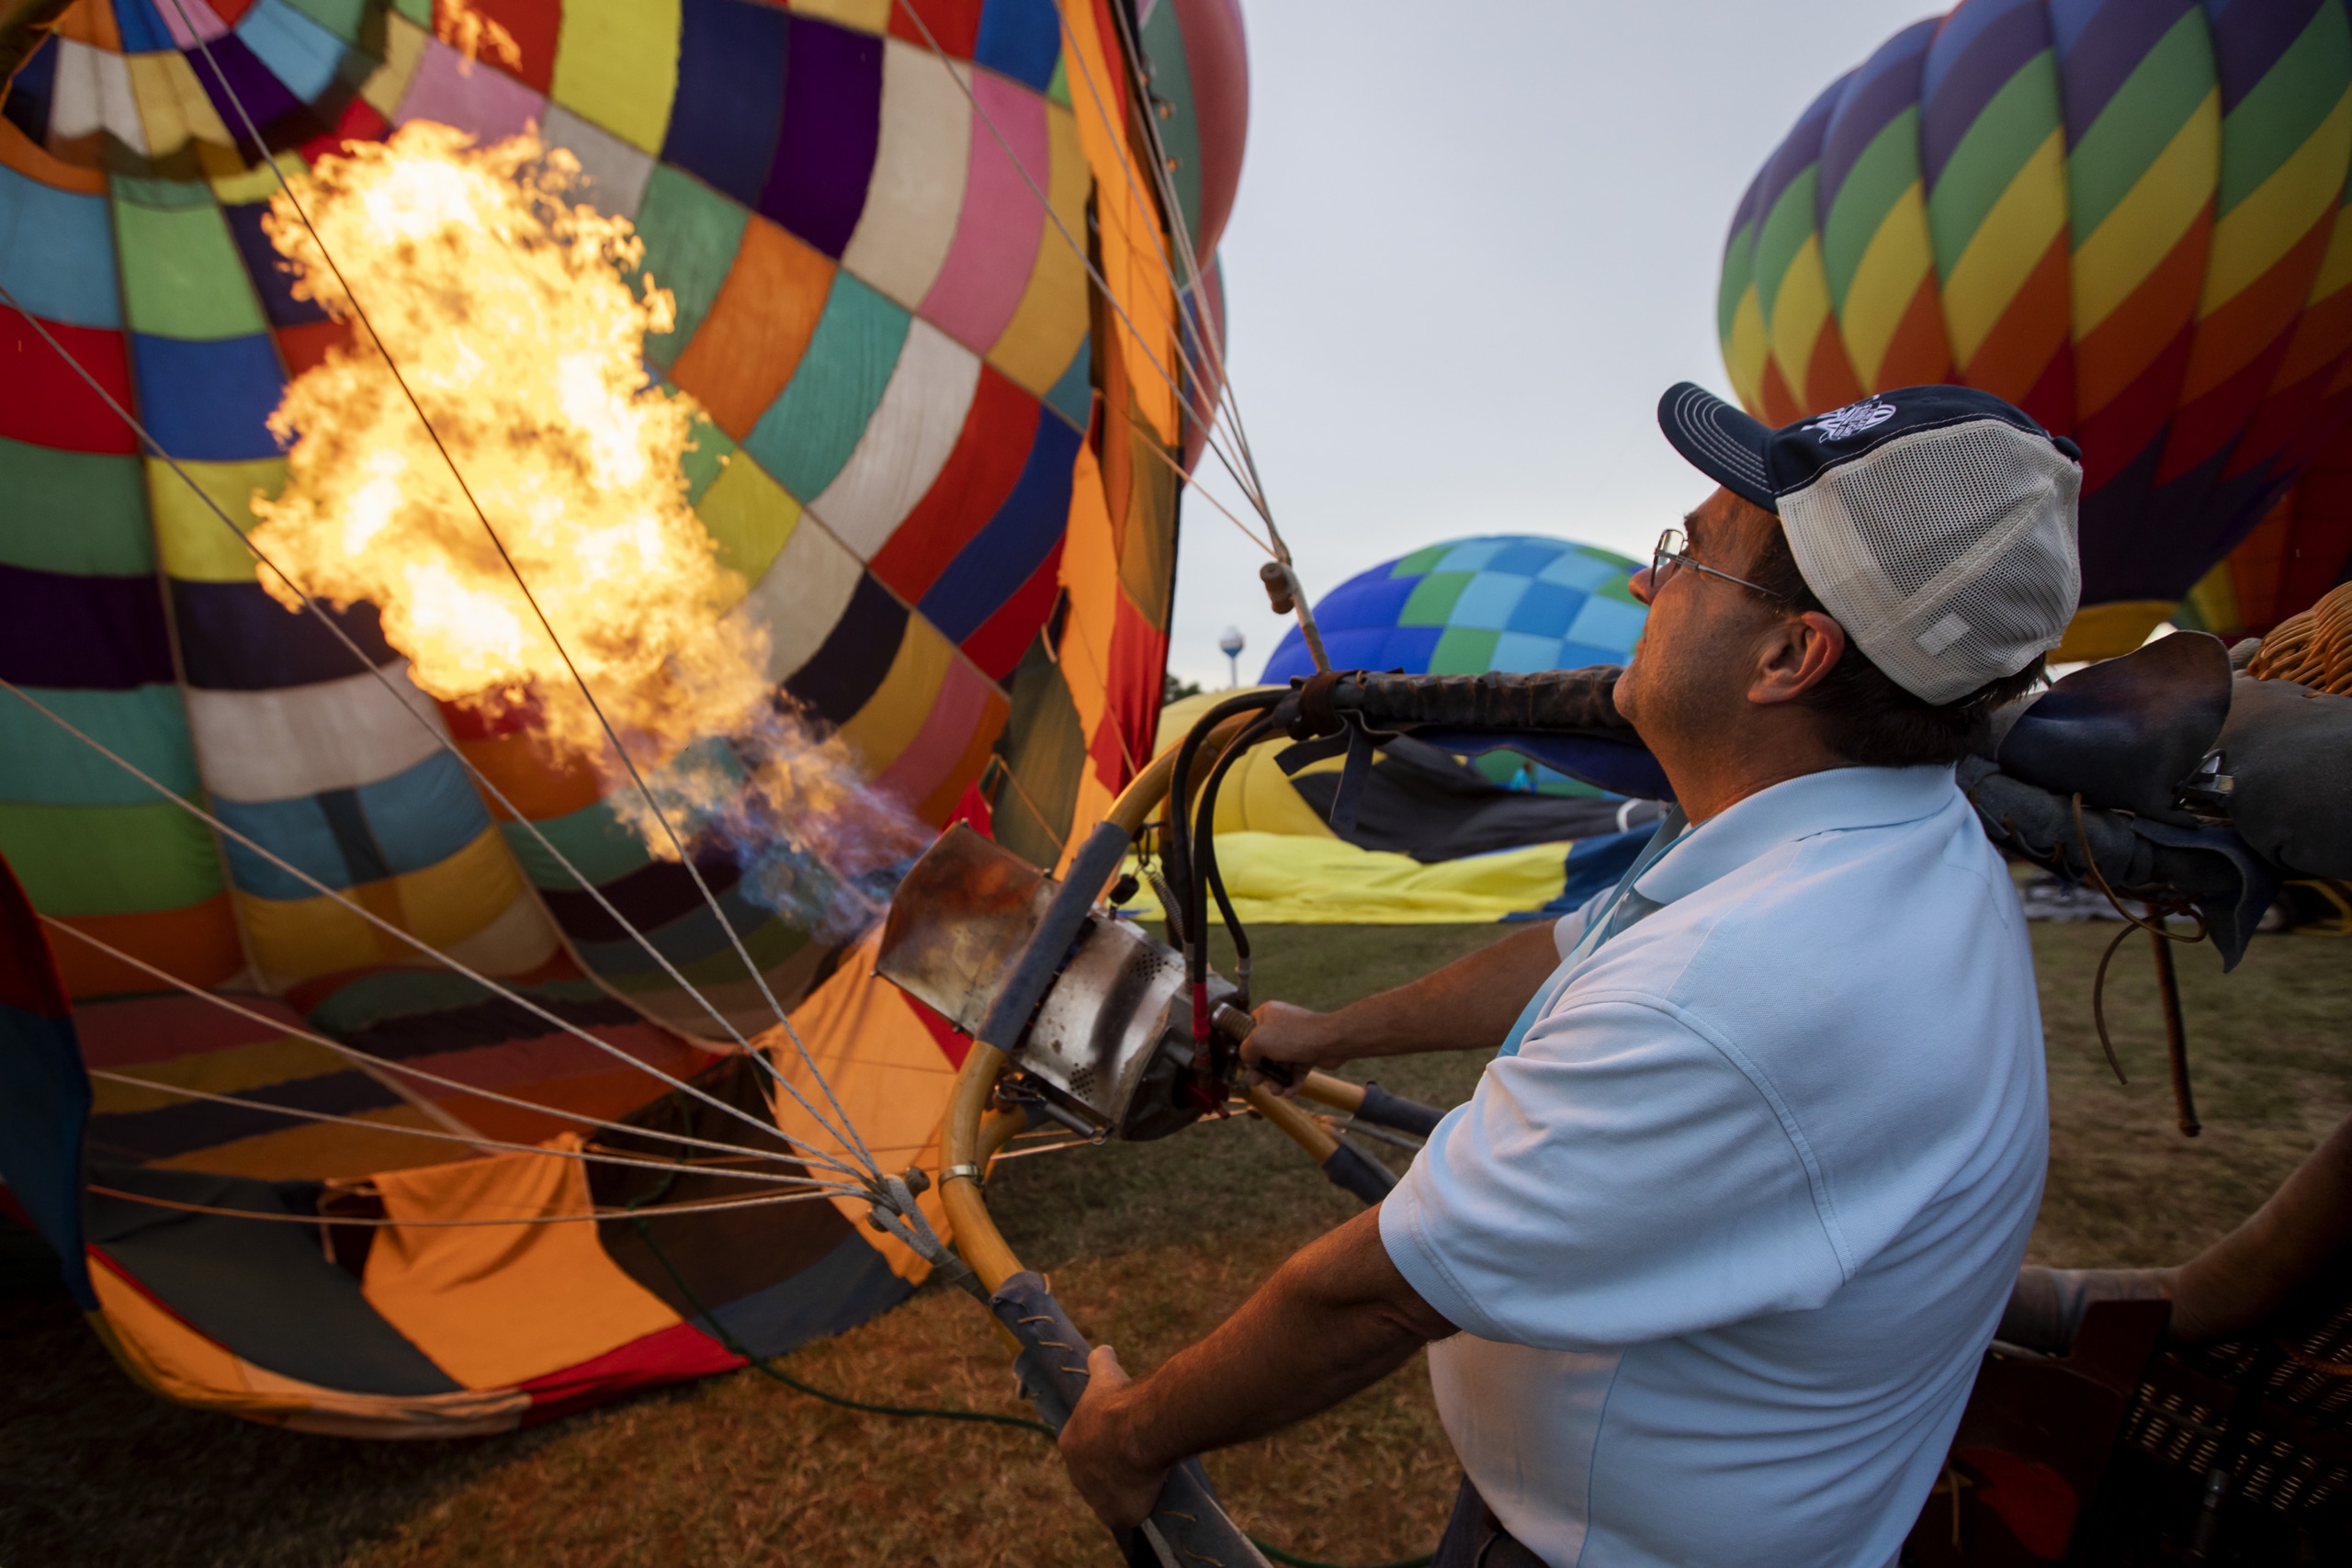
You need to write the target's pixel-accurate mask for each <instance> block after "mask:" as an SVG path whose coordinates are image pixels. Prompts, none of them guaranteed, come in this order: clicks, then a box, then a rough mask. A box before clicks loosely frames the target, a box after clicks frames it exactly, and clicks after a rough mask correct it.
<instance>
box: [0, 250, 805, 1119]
mask: <svg viewBox="0 0 2352 1568" xmlns="http://www.w3.org/2000/svg"><path fill="white" fill-rule="evenodd" d="M0 302H5V303H6V305H7V306H8V307H9V308H10V309H11V310H15V311H16V312H17V315H18V316H19V317H21V318H23V320H24V321H25V322H26V323H27V324H28V325H29V326H30V327H31V328H32V329H33V331H34V332H35V333H38V334H39V335H40V339H41V341H42V342H44V343H46V344H49V346H50V348H51V350H53V351H54V352H55V353H56V354H57V355H58V356H59V357H60V358H61V359H62V360H63V361H64V362H65V364H66V366H67V367H69V368H70V369H72V370H73V371H74V374H75V375H76V376H78V377H79V378H81V379H82V381H83V382H84V383H85V385H86V386H88V387H89V388H90V389H91V390H92V391H93V392H95V393H96V395H97V396H98V398H99V399H100V400H103V401H104V402H105V403H106V405H107V407H108V408H109V409H111V410H113V411H114V412H115V414H116V416H117V417H118V418H119V419H120V420H121V421H122V422H123V423H124V424H125V425H127V426H128V427H129V428H130V431H131V433H132V434H135V435H136V436H137V437H138V438H139V440H140V441H141V444H142V445H144V446H146V447H147V449H148V450H149V451H151V452H153V454H154V455H155V457H157V458H158V459H159V460H161V461H162V462H163V463H164V465H165V466H166V467H168V468H170V469H171V470H172V472H173V474H174V475H175V477H177V478H178V479H179V480H180V482H181V483H182V484H183V485H185V486H186V487H187V490H188V492H189V493H190V494H192V495H194V496H195V497H196V499H197V500H198V502H202V503H203V505H204V507H205V509H206V510H207V511H209V513H211V514H212V516H213V517H214V519H215V520H217V521H218V522H219V523H220V525H221V526H222V527H223V528H226V529H227V530H228V531H229V533H230V535H231V536H232V537H234V538H235V539H236V540H237V542H238V543H239V544H240V545H242V546H243V547H244V548H245V550H246V551H247V552H248V553H249V554H251V555H252V556H253V557H254V559H255V560H257V561H259V562H260V563H261V565H262V566H263V567H265V568H266V569H267V570H268V571H269V572H270V573H271V574H272V575H273V576H275V577H276V578H277V580H278V581H281V582H283V583H285V584H286V585H287V586H288V588H291V589H293V590H294V591H295V592H297V593H300V594H301V598H302V605H303V608H304V609H305V610H307V611H308V612H309V613H310V614H311V616H312V617H313V618H315V619H316V620H317V621H318V622H319V624H320V625H321V626H324V627H325V628H326V629H327V632H328V633H329V635H331V636H332V637H334V639H335V640H336V641H337V642H339V643H341V644H342V645H343V647H344V649H345V650H346V651H348V652H349V653H350V655H351V656H352V659H353V660H355V661H356V663H357V664H358V666H359V668H360V669H361V670H362V671H366V672H367V673H368V674H369V675H371V676H373V677H374V678H375V681H376V683H377V684H378V685H379V686H381V687H382V688H383V689H384V690H385V691H386V692H387V693H388V694H390V696H391V698H392V700H393V701H394V702H395V703H396V704H398V705H399V706H400V707H401V711H403V712H404V713H406V714H407V715H408V716H410V718H411V719H413V721H414V722H415V723H416V725H417V726H418V727H419V728H422V729H423V730H424V733H425V734H426V735H427V736H428V737H430V738H431V739H432V740H433V743H434V744H435V746H436V747H438V748H439V749H440V750H442V751H444V752H446V753H447V755H448V756H450V757H452V758H454V759H455V760H456V761H457V763H458V766H459V767H461V768H463V769H464V770H465V771H466V773H467V774H468V775H469V777H471V778H472V780H473V781H474V783H475V784H478V785H479V786H480V787H481V789H482V790H484V791H485V792H487V793H488V795H490V797H491V799H492V801H494V802H495V803H496V804H497V805H498V807H500V808H501V809H503V811H504V812H505V813H506V815H507V816H508V817H509V818H512V819H513V820H514V821H515V822H516V823H517V824H518V825H520V826H521V827H522V828H523V829H524V830H525V831H526V832H527V833H529V834H530V836H531V838H532V839H533V840H535V841H536V842H537V844H538V846H539V847H540V848H541V849H543V850H545V851H546V852H548V855H549V856H551V857H552V858H553V859H554V861H555V863H557V864H558V865H559V866H560V867H562V869H563V870H564V872H565V873H566V874H568V875H570V876H571V879H572V880H573V881H574V882H576V883H578V884H579V885H580V887H581V889H582V891H583V892H585V893H586V894H587V895H588V896H589V897H591V898H593V899H594V900H595V901H596V904H597V906H598V908H602V909H603V910H604V911H605V914H606V915H608V916H609V917H611V919H613V920H614V922H615V923H616V924H617V925H618V926H619V927H620V928H621V930H623V931H626V932H628V935H629V937H630V938H631V939H632V940H633V941H634V942H636V943H637V945H638V946H639V948H641V949H643V950H644V951H645V953H647V954H649V955H650V957H651V958H652V959H653V961H654V963H655V964H658V965H659V966H660V967H661V969H662V973H663V974H665V975H667V976H669V977H670V978H671V979H672V980H673V982H675V983H676V984H677V985H678V986H679V987H681V988H682V989H684V991H685V993H686V994H687V995H688V996H690V997H692V998H694V999H695V1002H696V1003H697V1004H698V1005H699V1006H700V1007H701V1008H702V1010H703V1011H704V1012H705V1013H707V1015H708V1016H709V1017H710V1019H711V1021H713V1022H715V1023H717V1024H718V1027H719V1028H720V1029H721V1030H722V1031H724V1032H726V1034H727V1035H728V1037H729V1039H731V1040H732V1041H733V1042H734V1043H735V1044H736V1045H737V1047H738V1048H740V1049H741V1051H742V1052H743V1054H744V1055H747V1056H749V1057H750V1058H752V1061H753V1062H754V1063H756V1064H757V1065H758V1066H759V1067H760V1068H761V1069H762V1070H763V1071H764V1072H765V1073H766V1074H767V1075H768V1076H769V1077H771V1078H777V1077H779V1075H778V1074H777V1071H776V1068H775V1064H774V1063H772V1062H771V1061H769V1060H768V1057H767V1054H766V1053H765V1052H764V1051H763V1050H762V1049H760V1048H759V1047H757V1046H755V1045H753V1044H752V1043H751V1042H750V1041H748V1040H746V1039H745V1038H744V1037H743V1033H742V1032H741V1030H739V1029H738V1028H737V1027H736V1026H735V1024H734V1023H733V1021H731V1020H729V1018H728V1017H727V1016H726V1014H724V1013H723V1012H721V1011H720V1010H718V1007H717V1006H715V1005H714V1004H713V1003H712V1002H711V1000H710V998H708V997H707V996H705V995H704V994H703V992H702V990H701V988H700V987H697V986H695V984H694V982H693V981H691V980H689V979H687V978H686V976H684V975H683V974H681V973H680V972H679V970H678V968H677V966H676V965H675V964H673V963H672V962H671V961H670V958H669V955H668V954H666V953H663V952H662V950H661V949H660V948H659V947H658V946H656V945H655V944H654V942H653V941H652V939H651V938H650V937H649V936H647V935H646V934H645V932H644V931H640V930H639V928H638V927H637V925H636V924H635V922H633V921H631V920H630V919H628V916H626V915H624V914H622V913H621V911H620V910H619V909H618V908H616V907H615V906H614V904H613V902H612V900H611V899H610V898H608V897H605V893H604V891H603V889H601V888H599V887H598V886H596V885H595V884H594V883H593V882H591V881H590V880H589V879H588V876H587V874H585V873H583V872H582V871H581V870H580V868H579V867H578V866H576V865H574V864H573V863H572V862H571V857H570V856H569V855H567V854H565V853H564V852H563V851H562V850H561V849H560V848H558V847H557V845H556V844H555V842H554V840H551V839H549V838H548V836H547V834H546V833H545V832H543V831H542V830H541V829H540V828H539V825H538V824H537V822H534V821H533V820H531V818H529V817H527V816H526V815H525V814H524V813H523V811H522V810H521V809H520V808H519V807H516V806H515V803H514V802H513V801H512V800H510V799H508V798H507V796H506V793H505V791H503V790H502V789H500V788H499V787H498V785H497V784H496V783H494V782H493V781H492V779H491V778H490V776H489V775H488V774H486V773H483V772H482V771H481V768H480V767H479V766H477V765H476V764H475V762H474V761H473V759H472V758H470V757H469V756H467V755H466V754H465V752H464V751H463V750H460V749H459V748H458V744H457V743H456V742H455V741H453V740H452V739H449V737H448V735H447V733H446V732H445V731H444V730H443V729H442V728H441V727H440V726H438V725H436V724H435V723H434V722H433V721H432V720H431V719H430V718H427V717H426V716H424V713H422V712H420V711H419V710H418V708H417V706H416V705H414V704H413V703H411V702H410V701H409V700H408V698H407V697H405V696H403V695H402V694H401V690H400V688H399V687H398V686H396V685H394V684H393V683H392V678H391V677H390V675H388V674H386V673H385V672H384V671H383V669H382V668H381V667H379V665H378V664H377V663H376V662H375V661H374V660H371V659H369V658H368V655H367V653H366V651H365V650H364V649H361V648H360V647H359V645H358V644H357V643H356V642H355V641H353V640H352V637H351V634H350V633H348V632H346V631H345V630H344V628H343V625H342V623H341V622H339V621H338V620H336V619H335V617H334V616H333V615H329V614H328V613H327V611H326V608H325V606H324V605H322V604H320V603H319V601H318V600H317V598H316V597H314V596H313V595H311V594H310V593H307V592H303V591H302V590H301V588H300V585H298V584H297V583H296V582H295V581H293V579H292V578H290V577H288V575H287V574H286V573H285V572H284V571H282V570H279V568H278V567H277V563H276V562H275V561H273V560H271V559H270V558H269V555H268V553H267V552H266V551H265V550H264V549H263V548H262V547H260V546H259V545H257V544H255V543H254V541H253V539H252V537H251V536H248V535H247V534H246V533H245V531H244V530H243V529H242V528H240V527H238V526H237V525H236V524H235V523H234V522H233V521H232V519H231V518H230V516H229V514H228V513H226V512H224V511H223V510H221V507H220V502H218V501H217V500H215V499H214V498H213V497H212V495H211V494H210V492H209V491H206V490H205V489H204V487H203V486H201V485H199V484H198V483H197V482H196V479H195V476H193V475H191V474H190V473H189V472H188V471H187V469H186V468H183V467H182V466H181V465H180V461H179V459H178V458H176V457H174V456H172V454H171V453H169V452H167V451H165V450H164V446H163V445H162V444H161V443H160V442H158V441H157V440H156V439H155V437H154V436H153V434H152V433H150V432H149V430H148V429H147V427H146V425H145V424H143V423H141V422H140V420H139V419H138V418H137V416H135V415H134V414H132V413H131V412H130V410H128V409H126V408H124V407H123V406H122V404H121V403H120V402H119V401H117V400H116V399H115V397H114V394H113V393H111V392H110V391H108V390H107V388H106V386H105V384H104V383H102V382H101V381H99V380H98V378H96V376H94V375H92V374H91V372H90V369H89V367H87V366H85V365H84V364H83V363H82V362H81V361H80V360H79V359H77V358H75V357H74V355H73V354H72V353H71V352H70V351H69V350H68V349H67V348H66V347H65V345H64V344H62V343H60V342H58V341H57V339H56V337H55V336H54V335H53V334H52V333H51V332H50V330H49V327H48V325H47V323H45V322H44V321H41V319H40V317H38V316H36V315H34V314H33V313H32V312H31V311H29V310H26V309H25V307H24V305H23V304H22V303H21V302H20V301H18V299H17V297H16V296H15V295H14V294H13V293H11V292H10V291H9V290H8V288H7V286H6V284H0ZM411 689H412V690H413V689H414V688H413V687H412V688H411ZM77 934H79V933H77ZM623 1001H624V1005H629V1006H631V1007H632V1009H633V1010H634V1004H629V1003H628V1002H627V998H623ZM654 1022H655V1023H656V1025H657V1027H662V1028H667V1027H668V1026H667V1025H666V1024H662V1023H661V1022H660V1021H658V1020H654ZM796 1043H797V1041H796ZM820 1081H821V1076H820ZM786 1087H787V1088H788V1087H789V1086H788V1085H787V1086H786ZM794 1098H795V1099H796V1100H799V1099H800V1098H801V1097H800V1096H799V1094H798V1093H797V1090H796V1091H795V1092H794ZM801 1103H802V1108H803V1109H804V1110H806V1111H809V1114H810V1115H811V1116H812V1117H813V1118H814V1119H815V1120H816V1122H817V1124H818V1125H819V1126H820V1127H822V1128H824V1129H825V1130H826V1131H827V1132H828V1133H832V1134H834V1135H835V1136H837V1137H839V1136H841V1134H839V1133H837V1132H835V1130H834V1129H833V1127H832V1126H831V1124H830V1123H829V1122H827V1121H826V1120H825V1118H824V1117H823V1116H821V1115H820V1114H818V1113H817V1111H816V1110H815V1108H814V1107H812V1106H809V1105H808V1104H807V1102H806V1100H802V1101H801ZM848 1141H849V1140H848V1139H847V1138H842V1142H843V1143H844V1144H846V1143H848Z"/></svg>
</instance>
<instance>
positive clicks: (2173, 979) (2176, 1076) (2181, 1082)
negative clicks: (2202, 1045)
mask: <svg viewBox="0 0 2352 1568" xmlns="http://www.w3.org/2000/svg"><path fill="white" fill-rule="evenodd" d="M2148 940H2149V941H2150V942H2154V944H2155V948H2156V993H2157V995H2159V996H2160V997H2162V998H2164V1004H2165V1058H2166V1060H2168V1061H2169V1062H2170V1063H2171V1064H2172V1103H2173V1110H2174V1111H2176V1112H2177V1113H2178V1115H2179V1118H2180V1135H2181V1136H2182V1137H2184V1138H2193V1137H2195V1136H2197V1134H2199V1133H2201V1132H2203V1131H2204V1130H2205V1128H2204V1124H2203V1123H2202V1122H2199V1121H2198V1120H2197V1096H2196V1093H2195V1091H2193V1090H2192V1089H2190V1088H2189V1085H2188V1025H2187V1023H2186V1022H2185V1021H2183V1020H2182V1018H2181V1014H2180V978H2179V976H2177V975H2176V974H2175V973H2174V972H2173V965H2172V939H2171V938H2169V937H2167V936H2165V934H2164V932H2163V931H2150V932H2149V933H2148Z"/></svg>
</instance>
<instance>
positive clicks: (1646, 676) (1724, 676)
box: [1617, 490, 1779, 743]
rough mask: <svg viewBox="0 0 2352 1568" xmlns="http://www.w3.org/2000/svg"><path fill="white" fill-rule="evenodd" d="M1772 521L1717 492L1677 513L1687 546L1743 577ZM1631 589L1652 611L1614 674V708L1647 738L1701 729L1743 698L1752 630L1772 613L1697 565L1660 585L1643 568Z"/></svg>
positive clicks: (1748, 678) (1752, 659) (1696, 557)
mask: <svg viewBox="0 0 2352 1568" xmlns="http://www.w3.org/2000/svg"><path fill="white" fill-rule="evenodd" d="M1778 526H1779V523H1778V522H1777V521H1776V520H1775V519H1774V518H1773V516H1772V514H1771V513H1769V512H1766V511H1764V510H1763V509H1762V508H1761V507H1758V506H1753V505H1750V504H1748V503H1747V502H1744V501H1742V500H1740V499H1739V498H1738V497H1737V496H1736V495H1734V494H1732V493H1731V492H1730V491H1726V490H1718V491H1715V493H1714V494H1713V495H1711V496H1709V497H1708V498H1707V499H1706V500H1705V501H1704V502H1701V503H1700V506H1699V509H1698V510H1697V511H1696V512H1693V513H1691V515H1690V517H1689V518H1688V519H1686V520H1685V523H1684V527H1685V530H1686V531H1687V532H1688V533H1689V535H1690V536H1691V543H1690V545H1689V547H1688V549H1687V552H1686V553H1687V554H1689V555H1690V557H1691V559H1693V560H1697V561H1702V562H1704V563H1705V564H1706V565H1708V566H1712V567H1713V568H1715V569H1716V570H1720V571H1727V572H1730V573H1731V574H1732V575H1734V576H1736V577H1745V576H1747V575H1748V565H1749V563H1750V562H1751V561H1753V560H1755V559H1756V558H1757V556H1758V553H1759V552H1760V547H1762V545H1763V544H1764V541H1765V530H1767V529H1770V528H1776V527H1778ZM1631 587H1632V590H1633V594H1634V598H1636V599H1638V600H1640V601H1641V602H1642V603H1643V604H1647V605H1648V606H1649V607H1650V613H1649V618H1648V620H1647V621H1646V622H1645V624H1644V625H1643V626H1642V635H1641V637H1640V639H1639V640H1638V641H1637V642H1635V643H1634V652H1633V657H1632V658H1631V659H1630V660H1627V662H1626V665H1625V673H1624V674H1623V676H1621V677H1619V679H1618V682H1617V711H1618V712H1619V713H1621V714H1623V715H1624V716H1625V717H1626V718H1627V719H1629V720H1630V721H1632V723H1633V725H1634V728H1635V729H1636V730H1637V731H1639V732H1640V733H1641V734H1642V735H1643V736H1644V738H1645V739H1651V740H1652V741H1653V743H1655V742H1656V741H1657V740H1660V739H1672V738H1675V737H1692V738H1696V737H1698V736H1702V735H1703V734H1705V733H1706V732H1707V730H1708V728H1710V727H1711V726H1713V725H1714V724H1717V723H1719V722H1721V721H1723V720H1724V719H1725V718H1727V717H1729V716H1732V715H1733V714H1735V713H1736V711H1737V709H1738V707H1739V706H1740V705H1743V704H1745V703H1746V701H1747V687H1748V683H1749V682H1750V681H1751V680H1752V679H1753V677H1754V674H1755V670H1754V664H1755V651H1756V639H1757V636H1758V633H1759V632H1760V631H1762V630H1763V629H1765V627H1766V626H1768V625H1769V624H1770V621H1771V620H1772V618H1773V615H1772V611H1771V609H1770V606H1768V605H1766V604H1764V603H1762V602H1761V601H1760V600H1758V598H1757V596H1756V595H1755V594H1753V593H1751V592H1748V591H1747V590H1746V589H1744V588H1741V587H1739V586H1738V585H1737V584H1736V583H1731V582H1725V581H1724V580H1723V579H1721V578H1719V577H1712V576H1709V575H1708V574H1707V573H1705V572H1702V571H1676V572H1672V573H1669V574H1668V578H1667V581H1666V583H1665V585H1664V587H1662V588H1660V587H1658V586H1657V584H1655V583H1653V582H1652V581H1651V579H1650V572H1649V570H1648V569H1647V568H1645V569H1644V570H1640V571H1637V572H1635V573H1634V580H1633V582H1632V584H1631Z"/></svg>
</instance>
